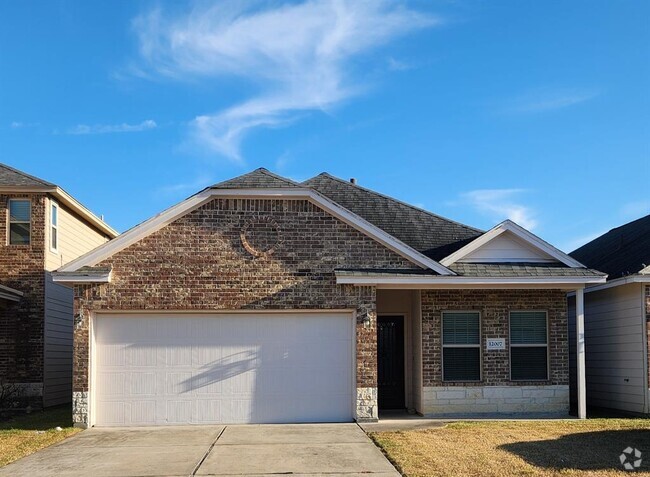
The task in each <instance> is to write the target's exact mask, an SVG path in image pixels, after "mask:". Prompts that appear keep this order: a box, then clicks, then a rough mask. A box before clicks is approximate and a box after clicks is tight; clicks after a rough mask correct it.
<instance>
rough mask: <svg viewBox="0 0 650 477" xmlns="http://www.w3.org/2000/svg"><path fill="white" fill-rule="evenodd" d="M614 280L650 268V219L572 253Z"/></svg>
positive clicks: (612, 232) (620, 228) (622, 227)
mask: <svg viewBox="0 0 650 477" xmlns="http://www.w3.org/2000/svg"><path fill="white" fill-rule="evenodd" d="M570 255H571V256H572V257H574V258H575V259H576V260H580V261H581V262H582V263H584V264H586V265H587V266H589V267H591V268H596V269H598V270H602V271H603V272H606V273H608V274H609V279H610V280H613V279H616V278H620V277H623V276H626V275H631V274H636V273H644V274H645V273H648V271H646V269H648V267H650V215H646V216H645V217H642V218H640V219H637V220H634V221H632V222H629V223H627V224H625V225H621V226H620V227H616V228H614V229H612V230H610V231H609V232H607V233H606V234H603V235H601V236H600V237H598V238H596V239H594V240H592V241H591V242H589V243H587V244H585V245H583V246H582V247H580V248H578V249H577V250H574V251H573V252H571V253H570Z"/></svg>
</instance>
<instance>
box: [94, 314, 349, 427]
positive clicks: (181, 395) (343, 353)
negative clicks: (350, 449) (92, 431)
mask: <svg viewBox="0 0 650 477" xmlns="http://www.w3.org/2000/svg"><path fill="white" fill-rule="evenodd" d="M94 333H95V358H96V365H95V369H96V371H95V390H96V393H95V411H96V413H95V417H96V424H97V425H98V426H129V425H164V424H188V423H190V424H212V423H248V422H255V423H265V422H340V421H350V420H352V403H353V391H354V388H353V384H354V383H353V327H352V318H351V316H350V315H346V314H322V313H312V314H308V313H302V314H286V315H283V314H234V315H211V316H197V315H192V316H190V315H185V316H169V315H158V316H154V315H131V316H98V317H97V318H96V320H95V326H94Z"/></svg>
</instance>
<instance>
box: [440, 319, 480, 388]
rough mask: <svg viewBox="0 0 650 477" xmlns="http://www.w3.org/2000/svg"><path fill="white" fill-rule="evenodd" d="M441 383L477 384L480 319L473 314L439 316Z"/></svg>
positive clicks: (478, 377) (478, 379) (478, 376)
mask: <svg viewBox="0 0 650 477" xmlns="http://www.w3.org/2000/svg"><path fill="white" fill-rule="evenodd" d="M442 379H443V381H480V380H481V318H480V314H479V312H477V311H445V312H443V314H442Z"/></svg>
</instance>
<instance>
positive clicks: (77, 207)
mask: <svg viewBox="0 0 650 477" xmlns="http://www.w3.org/2000/svg"><path fill="white" fill-rule="evenodd" d="M3 192H6V193H10V194H30V193H40V194H51V195H53V196H54V197H56V199H57V200H58V201H59V202H61V203H62V204H65V205H66V206H67V207H68V208H70V209H71V210H73V211H74V212H75V213H77V214H79V215H80V216H81V217H82V218H83V219H84V220H86V221H87V222H88V223H90V224H91V225H92V226H93V227H95V228H96V229H98V230H100V231H101V232H103V233H104V234H106V235H107V236H108V237H109V238H111V239H113V238H115V237H117V236H118V235H119V234H120V233H119V232H118V231H117V230H115V229H114V228H113V227H111V226H110V225H108V224H107V223H106V222H104V221H103V220H102V219H100V218H99V217H97V216H96V215H95V214H93V213H92V212H91V211H90V210H89V209H88V208H86V207H85V206H84V205H82V204H81V202H79V201H78V200H77V199H75V198H74V197H72V196H71V195H70V194H68V193H67V192H66V191H64V190H63V189H61V188H60V187H59V186H0V193H3Z"/></svg>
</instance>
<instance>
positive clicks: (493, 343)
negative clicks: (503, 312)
mask: <svg viewBox="0 0 650 477" xmlns="http://www.w3.org/2000/svg"><path fill="white" fill-rule="evenodd" d="M486 341H487V350H488V351H502V350H504V349H506V340H505V338H486Z"/></svg>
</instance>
